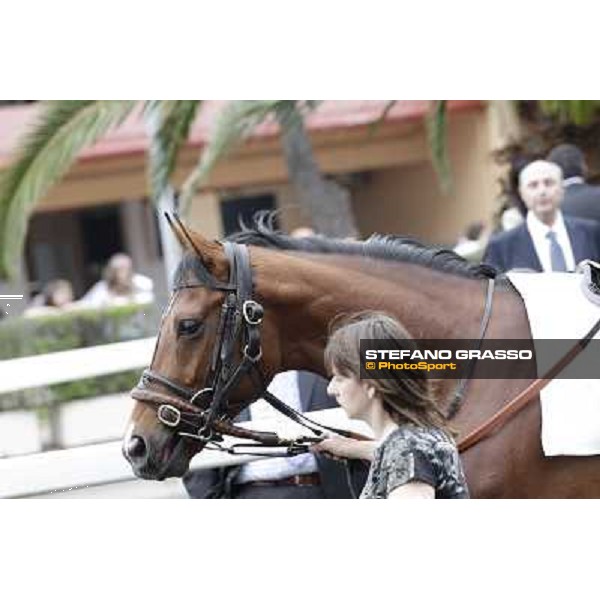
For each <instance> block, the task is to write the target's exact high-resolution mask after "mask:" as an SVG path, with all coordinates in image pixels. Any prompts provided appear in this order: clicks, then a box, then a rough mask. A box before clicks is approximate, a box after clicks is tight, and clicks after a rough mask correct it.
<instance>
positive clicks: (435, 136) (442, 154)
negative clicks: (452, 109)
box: [427, 100, 452, 192]
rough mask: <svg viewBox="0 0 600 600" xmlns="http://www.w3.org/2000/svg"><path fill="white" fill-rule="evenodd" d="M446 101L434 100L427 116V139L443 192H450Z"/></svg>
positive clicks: (450, 179)
mask: <svg viewBox="0 0 600 600" xmlns="http://www.w3.org/2000/svg"><path fill="white" fill-rule="evenodd" d="M446 102H447V101H446V100H433V101H432V102H431V107H430V111H429V114H428V116H427V138H428V140H429V149H430V151H431V156H432V161H433V168H434V169H435V172H436V173H437V176H438V180H439V182H440V186H441V188H442V191H443V192H448V191H449V190H450V189H451V187H452V176H451V171H450V162H449V160H448V150H447V137H448V136H447V131H446V112H447V106H446Z"/></svg>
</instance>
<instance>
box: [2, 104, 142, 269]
mask: <svg viewBox="0 0 600 600" xmlns="http://www.w3.org/2000/svg"><path fill="white" fill-rule="evenodd" d="M136 104H137V102H136V101H134V100H61V101H54V102H48V103H46V104H45V105H44V107H43V111H42V113H41V115H40V117H39V120H38V122H37V124H36V125H35V126H34V127H33V129H32V130H31V131H30V132H29V133H28V134H27V135H26V137H25V138H24V139H23V140H22V142H21V144H20V148H21V150H20V153H19V156H18V158H17V159H16V161H15V162H14V163H13V164H12V165H11V166H10V167H9V168H8V169H7V170H6V171H4V173H2V174H1V176H0V277H6V276H9V277H14V274H15V270H16V266H17V264H18V261H19V259H20V257H21V255H22V253H23V246H24V242H25V234H26V231H27V222H28V219H29V216H30V214H31V212H32V210H33V208H34V207H35V205H36V204H37V203H38V202H39V201H40V200H41V199H42V197H43V196H44V195H45V194H46V193H47V192H48V190H49V189H50V187H51V186H52V185H53V184H54V183H56V182H57V181H58V180H59V179H60V178H61V177H62V176H63V175H64V174H65V173H66V172H67V171H68V169H69V167H70V166H71V165H72V164H73V163H74V162H75V159H76V158H77V155H78V154H79V153H80V152H81V151H82V150H83V149H84V148H86V147H88V146H91V145H92V144H94V143H95V142H96V141H97V140H98V139H99V138H101V137H102V136H103V135H104V134H105V133H106V132H107V131H108V130H109V129H111V128H112V127H115V126H117V125H119V124H120V123H122V122H123V120H124V119H125V118H126V117H127V116H128V115H129V114H130V113H131V112H132V110H133V109H134V107H135V106H136Z"/></svg>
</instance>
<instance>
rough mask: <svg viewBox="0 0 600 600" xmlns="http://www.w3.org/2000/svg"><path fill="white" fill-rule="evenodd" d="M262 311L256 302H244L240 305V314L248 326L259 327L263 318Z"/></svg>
mask: <svg viewBox="0 0 600 600" xmlns="http://www.w3.org/2000/svg"><path fill="white" fill-rule="evenodd" d="M264 312H265V311H264V309H263V307H262V305H261V304H259V303H258V302H256V300H245V301H244V303H243V304H242V314H243V315H244V319H245V321H246V323H248V325H260V324H261V323H262V320H263V316H264Z"/></svg>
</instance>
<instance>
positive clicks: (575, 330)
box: [508, 273, 600, 456]
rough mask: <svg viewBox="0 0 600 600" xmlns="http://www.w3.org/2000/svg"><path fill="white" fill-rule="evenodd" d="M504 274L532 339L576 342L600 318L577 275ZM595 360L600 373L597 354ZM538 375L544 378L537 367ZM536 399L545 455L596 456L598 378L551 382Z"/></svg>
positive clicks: (599, 401)
mask: <svg viewBox="0 0 600 600" xmlns="http://www.w3.org/2000/svg"><path fill="white" fill-rule="evenodd" d="M508 276H509V278H510V280H511V282H512V283H513V285H514V286H515V287H516V288H517V290H518V291H519V293H520V294H521V296H522V298H523V301H524V302H525V307H526V309H527V316H528V318H529V324H530V327H531V333H532V335H533V338H534V340H543V339H572V340H577V339H581V338H582V337H584V336H585V335H586V333H588V331H589V330H590V329H591V328H592V326H593V325H594V324H595V323H596V321H597V320H598V319H599V318H600V306H598V305H595V304H593V303H592V302H590V301H589V300H588V299H587V298H586V297H585V296H584V294H583V291H582V289H581V279H582V277H583V276H582V275H581V274H579V273H509V274H508ZM599 335H600V334H598V335H596V337H595V338H594V339H600V338H599ZM587 352H593V349H591V348H589V347H588V348H587V349H586V350H584V353H587ZM582 354H583V353H582ZM581 356H582V355H579V356H578V357H577V358H575V361H577V360H578V359H579V358H580V357H581ZM575 361H574V362H575ZM597 361H598V366H599V374H600V356H598V357H597ZM538 375H539V376H542V375H544V373H543V372H541V371H540V369H539V365H538ZM559 377H560V375H559ZM540 398H541V403H542V447H543V449H544V454H545V455H546V456H557V455H575V456H584V455H591V454H600V379H554V380H553V381H552V382H550V383H549V384H548V385H547V386H546V387H545V388H544V389H543V390H542V392H541V393H540Z"/></svg>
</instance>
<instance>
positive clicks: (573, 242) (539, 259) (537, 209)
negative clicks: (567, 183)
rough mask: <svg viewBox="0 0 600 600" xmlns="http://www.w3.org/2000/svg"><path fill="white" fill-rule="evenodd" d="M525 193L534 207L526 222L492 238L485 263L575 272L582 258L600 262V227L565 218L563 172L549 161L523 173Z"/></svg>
mask: <svg viewBox="0 0 600 600" xmlns="http://www.w3.org/2000/svg"><path fill="white" fill-rule="evenodd" d="M519 182H520V183H519V190H520V193H521V197H522V198H523V200H524V201H525V204H526V205H527V207H528V212H527V217H526V219H525V222H524V223H522V224H521V225H518V226H517V227H515V228H513V229H511V230H509V231H504V232H503V233H500V234H498V235H495V236H493V237H492V238H491V240H490V242H489V244H488V247H487V249H486V253H485V256H484V259H483V260H484V262H486V263H488V264H490V265H493V266H494V267H496V268H497V269H498V270H500V271H502V272H505V271H510V270H512V269H533V270H535V271H538V272H542V271H543V272H548V271H562V272H565V271H571V272H572V271H574V270H575V267H576V266H577V264H578V263H579V262H581V261H582V260H584V259H586V258H589V259H591V260H595V261H598V260H600V227H599V226H598V225H597V224H596V223H594V222H593V221H589V220H586V219H578V218H575V217H568V216H565V217H563V215H562V212H561V210H560V204H561V201H562V197H563V185H562V171H561V169H560V167H559V166H558V165H556V164H554V163H551V162H548V161H546V160H536V161H534V162H532V163H529V164H528V165H527V166H526V167H525V168H524V169H523V170H522V171H521V173H520V176H519Z"/></svg>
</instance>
